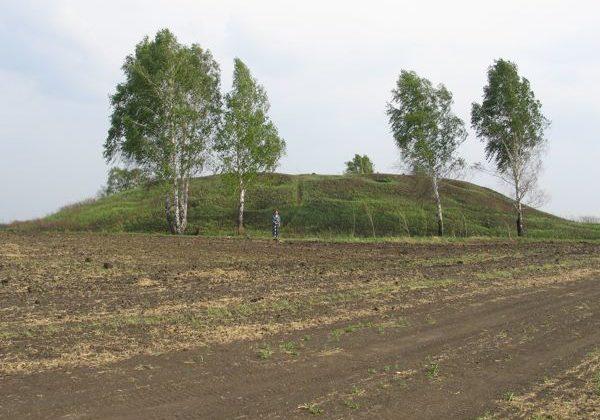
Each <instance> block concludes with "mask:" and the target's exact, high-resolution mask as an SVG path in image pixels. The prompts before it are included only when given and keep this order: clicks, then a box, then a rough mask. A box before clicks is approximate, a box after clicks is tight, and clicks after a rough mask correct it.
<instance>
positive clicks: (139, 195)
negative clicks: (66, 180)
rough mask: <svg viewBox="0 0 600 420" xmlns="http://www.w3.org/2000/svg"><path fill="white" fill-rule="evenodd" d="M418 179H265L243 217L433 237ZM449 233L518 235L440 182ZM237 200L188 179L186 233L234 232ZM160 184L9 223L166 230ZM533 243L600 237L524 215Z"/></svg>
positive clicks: (292, 232)
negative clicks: (277, 215)
mask: <svg viewBox="0 0 600 420" xmlns="http://www.w3.org/2000/svg"><path fill="white" fill-rule="evenodd" d="M420 188H421V186H420V185H419V182H418V180H417V179H415V178H414V177H411V176H404V175H383V174H375V175H372V176H366V177H357V176H322V175H296V176H292V175H283V174H270V175H264V176H261V177H260V178H259V181H258V183H257V184H256V185H255V186H254V187H253V188H252V189H251V190H250V191H248V194H247V203H246V208H247V212H246V215H245V220H246V224H247V230H248V232H251V233H254V234H256V233H264V234H265V235H268V234H269V232H270V221H271V212H272V209H273V208H275V207H277V208H279V210H280V212H281V214H282V233H283V234H284V235H285V236H287V237H330V238H331V237H336V238H339V237H348V238H353V237H356V238H361V237H362V238H365V237H371V238H373V237H377V238H386V237H410V236H432V235H434V234H435V227H436V220H435V206H434V203H433V201H432V200H431V199H430V198H429V194H424V193H423V192H422V191H421V190H420ZM441 194H442V203H443V206H444V217H445V226H446V232H447V236H448V237H450V238H453V237H454V238H461V237H467V236H491V237H510V236H512V235H514V234H513V231H514V230H515V221H514V219H515V217H514V215H513V213H512V212H513V208H512V204H511V202H510V200H509V199H507V198H506V197H504V196H503V195H501V194H499V193H497V192H495V191H493V190H490V189H487V188H483V187H479V186H477V185H474V184H470V183H467V182H461V181H451V180H447V181H445V182H443V184H442V190H441ZM235 215H236V199H235V195H234V194H233V192H232V191H229V190H228V189H227V187H226V185H225V184H224V183H223V182H222V181H221V178H220V177H218V176H210V177H203V178H198V179H195V180H193V182H192V183H191V186H190V202H189V229H188V230H189V232H190V233H192V232H199V233H201V234H206V235H223V234H226V235H228V234H232V233H233V232H234V230H235ZM164 219H165V216H164V211H163V194H162V192H161V189H160V187H159V186H152V187H140V188H136V189H134V190H130V191H125V192H122V193H118V194H115V195H112V196H109V197H104V198H100V199H96V200H93V201H89V202H82V203H78V204H75V205H71V206H67V207H64V208H62V209H61V210H59V211H58V212H56V213H55V214H52V215H50V216H48V217H46V218H43V219H39V220H36V221H30V222H26V223H19V224H13V225H11V228H14V229H28V230H85V231H107V232H166V231H167V226H166V223H165V220H164ZM525 227H526V229H527V235H528V236H529V237H532V238H563V239H566V238H581V239H600V225H597V224H591V223H580V222H573V221H568V220H565V219H561V218H558V217H555V216H552V215H550V214H547V213H543V212H540V211H537V210H533V209H526V210H525Z"/></svg>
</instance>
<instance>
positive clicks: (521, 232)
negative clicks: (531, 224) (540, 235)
mask: <svg viewBox="0 0 600 420" xmlns="http://www.w3.org/2000/svg"><path fill="white" fill-rule="evenodd" d="M516 207H517V236H523V235H524V234H525V229H523V206H522V205H521V200H517V204H516Z"/></svg>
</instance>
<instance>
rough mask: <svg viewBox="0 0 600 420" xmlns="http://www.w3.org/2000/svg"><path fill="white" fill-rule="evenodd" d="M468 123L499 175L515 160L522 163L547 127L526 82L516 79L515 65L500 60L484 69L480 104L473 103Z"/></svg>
mask: <svg viewBox="0 0 600 420" xmlns="http://www.w3.org/2000/svg"><path fill="white" fill-rule="evenodd" d="M471 123H472V125H473V128H475V130H476V132H477V136H478V137H479V138H481V139H482V140H483V141H484V142H485V153H486V157H487V158H488V160H490V161H494V162H495V164H496V166H497V168H498V170H499V171H500V172H506V171H509V170H510V169H511V165H514V163H515V159H517V158H522V159H525V160H526V159H527V158H528V156H529V155H530V154H531V153H532V151H533V150H534V149H536V148H537V147H538V146H540V145H541V144H542V143H543V142H544V130H545V129H546V127H547V126H548V124H549V122H548V120H547V119H546V118H545V117H544V115H543V114H542V104H541V103H540V101H539V100H537V99H536V98H535V95H534V94H533V91H532V90H531V86H530V83H529V80H527V79H526V78H524V77H520V76H519V73H518V69H517V65H516V64H514V63H512V62H510V61H507V60H503V59H500V60H496V61H495V63H494V65H492V66H491V67H490V68H489V69H488V84H487V86H485V87H484V88H483V102H482V103H481V104H477V103H473V107H472V111H471Z"/></svg>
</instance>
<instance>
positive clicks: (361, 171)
mask: <svg viewBox="0 0 600 420" xmlns="http://www.w3.org/2000/svg"><path fill="white" fill-rule="evenodd" d="M346 173H347V174H353V175H370V174H372V173H373V162H371V159H369V157H368V156H367V155H362V156H361V155H358V154H356V155H354V159H352V160H351V161H348V162H346Z"/></svg>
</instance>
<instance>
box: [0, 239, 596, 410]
mask: <svg viewBox="0 0 600 420" xmlns="http://www.w3.org/2000/svg"><path fill="white" fill-rule="evenodd" d="M599 349H600V243H598V242H588V243H585V242H554V243H552V242H536V243H533V242H510V241H504V242H501V241H469V242H463V243H439V244H435V243H419V242H415V243H411V242H402V243H385V244H331V243H309V242H283V243H280V244H277V243H272V242H268V241H258V240H243V239H206V238H199V237H168V236H149V235H148V236H147V235H99V234H37V235H25V234H23V235H17V234H11V233H0V396H1V398H0V418H18V419H21V418H69V419H71V418H135V419H137V418H139V419H153V418H157V419H160V418H257V417H265V418H295V417H308V418H310V417H312V416H321V417H325V418H440V419H441V418H444V419H447V418H468V419H474V418H482V419H492V418H507V417H508V418H538V419H544V418H569V419H572V418H582V419H588V418H600V352H599Z"/></svg>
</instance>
